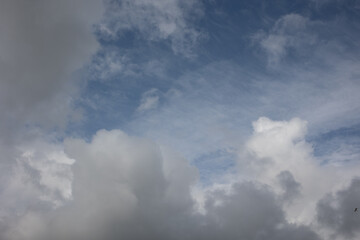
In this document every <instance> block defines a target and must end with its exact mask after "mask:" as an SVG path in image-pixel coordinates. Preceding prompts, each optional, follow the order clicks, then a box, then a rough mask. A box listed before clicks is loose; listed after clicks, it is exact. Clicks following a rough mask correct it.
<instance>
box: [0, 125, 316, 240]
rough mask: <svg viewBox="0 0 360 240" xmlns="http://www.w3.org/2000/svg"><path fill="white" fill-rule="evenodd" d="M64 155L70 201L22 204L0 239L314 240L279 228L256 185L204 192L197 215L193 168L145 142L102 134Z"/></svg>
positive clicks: (269, 198) (282, 222)
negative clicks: (69, 169)
mask: <svg viewBox="0 0 360 240" xmlns="http://www.w3.org/2000/svg"><path fill="white" fill-rule="evenodd" d="M65 152H66V153H67V155H68V156H69V157H71V158H73V159H75V160H76V163H75V165H74V168H73V173H74V181H73V189H72V198H73V200H71V201H68V202H67V203H66V204H65V205H63V206H62V207H59V208H57V209H51V208H46V207H44V206H41V201H40V202H39V201H38V206H37V207H36V206H28V207H27V209H26V211H25V212H24V213H23V214H22V215H20V216H17V217H16V218H11V219H9V220H7V221H6V222H7V224H8V225H1V226H2V228H3V231H2V232H1V235H0V236H1V238H2V239H6V240H8V239H9V240H13V239H16V240H19V239H20V240H21V239H34V240H35V239H37V240H39V239H44V240H45V239H55V240H57V239H59V240H60V239H94V240H95V239H100V238H101V239H106V240H107V239H109V240H111V239H119V238H125V239H144V238H147V239H224V238H229V239H234V238H242V239H264V238H266V239H277V240H281V239H289V238H292V239H307V240H313V239H314V240H315V239H319V237H318V236H317V234H316V233H315V232H313V231H312V230H311V229H310V228H309V227H307V226H304V225H296V224H290V223H289V222H287V220H286V219H285V213H284V211H283V209H282V205H281V202H279V201H277V199H278V196H277V195H276V194H275V193H274V192H273V191H272V188H271V187H270V186H268V185H264V184H261V183H256V182H238V183H235V184H234V185H232V186H231V189H230V191H225V190H224V189H214V190H211V191H209V192H207V193H206V194H205V196H206V200H205V205H204V207H205V213H204V214H203V213H199V212H197V211H196V210H195V199H194V198H193V197H192V194H191V189H192V186H193V185H194V183H195V181H196V179H197V172H196V170H195V168H194V167H191V166H190V165H189V164H188V163H187V161H186V160H185V159H183V158H182V157H181V156H179V155H178V154H177V153H174V152H172V151H171V150H169V149H167V148H165V147H163V146H159V145H157V144H155V143H154V142H152V141H150V140H146V139H142V138H137V137H131V136H128V135H126V134H125V133H123V132H121V131H119V130H113V131H105V130H102V131H99V132H98V133H97V134H96V135H95V136H94V137H93V139H92V140H91V141H90V142H85V141H83V140H81V139H68V140H66V141H65ZM10 220H11V221H10Z"/></svg>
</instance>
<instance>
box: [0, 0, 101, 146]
mask: <svg viewBox="0 0 360 240" xmlns="http://www.w3.org/2000/svg"><path fill="white" fill-rule="evenodd" d="M85 12H86V14H85ZM101 14H102V3H101V1H98V0H91V1H82V0H78V1H61V2H58V1H37V2H34V3H31V4H30V3H29V2H28V1H22V0H20V1H4V2H3V3H2V7H1V10H0V16H1V17H0V29H1V31H2V32H3V34H1V37H0V55H1V59H0V72H1V76H0V78H1V81H0V112H1V122H2V123H3V124H2V127H1V129H0V131H1V132H2V135H3V136H4V135H6V136H7V137H10V135H11V133H12V132H13V131H16V130H17V129H18V128H20V127H22V124H24V123H26V124H41V125H43V126H50V127H53V126H54V125H55V126H59V125H60V126H61V125H64V121H65V122H66V120H68V119H67V117H68V116H69V115H71V112H72V109H71V106H70V104H69V103H70V102H71V99H72V96H73V95H72V94H73V92H74V87H75V86H76V84H74V83H75V82H74V76H73V75H72V74H73V72H74V71H75V70H78V69H79V68H81V67H82V66H83V64H84V63H85V62H86V61H88V59H89V57H90V56H91V54H93V53H94V52H95V51H96V49H97V47H98V44H97V41H96V39H95V37H94V35H93V34H92V32H93V31H92V25H93V24H94V23H95V22H96V21H98V20H99V19H100V17H101ZM60 103H61V104H60ZM54 108H56V111H54V110H53V109H54ZM2 139H4V138H2Z"/></svg>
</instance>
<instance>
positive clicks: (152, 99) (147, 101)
mask: <svg viewBox="0 0 360 240" xmlns="http://www.w3.org/2000/svg"><path fill="white" fill-rule="evenodd" d="M159 99H160V96H159V90H158V89H155V88H152V89H150V90H149V91H146V92H144V93H143V94H142V98H141V102H140V105H139V107H138V108H137V109H136V111H138V112H144V111H147V110H150V109H153V108H156V107H157V106H158V104H159Z"/></svg>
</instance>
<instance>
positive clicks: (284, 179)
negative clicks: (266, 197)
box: [277, 171, 301, 203]
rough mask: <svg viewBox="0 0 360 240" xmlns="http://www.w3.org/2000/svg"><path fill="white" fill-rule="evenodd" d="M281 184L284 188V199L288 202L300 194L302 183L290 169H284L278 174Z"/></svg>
mask: <svg viewBox="0 0 360 240" xmlns="http://www.w3.org/2000/svg"><path fill="white" fill-rule="evenodd" d="M277 179H278V181H279V184H280V186H281V187H282V189H283V195H282V199H283V200H284V201H286V202H290V203H291V202H292V200H293V199H294V198H296V197H298V196H299V195H300V189H301V184H300V183H298V182H297V181H296V180H295V179H294V176H293V175H292V174H291V172H289V171H282V172H280V173H279V174H278V175H277Z"/></svg>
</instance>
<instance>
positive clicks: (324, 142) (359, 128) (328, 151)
mask: <svg viewBox="0 0 360 240" xmlns="http://www.w3.org/2000/svg"><path fill="white" fill-rule="evenodd" d="M307 140H308V141H309V142H310V143H311V144H312V146H313V148H314V156H315V157H317V158H318V159H319V161H320V164H321V165H327V164H339V165H341V164H346V163H347V164H349V163H350V164H351V163H353V162H359V161H360V125H356V126H352V127H344V128H339V129H336V130H332V131H329V132H326V133H323V134H319V135H318V136H314V137H312V138H308V139H307Z"/></svg>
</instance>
